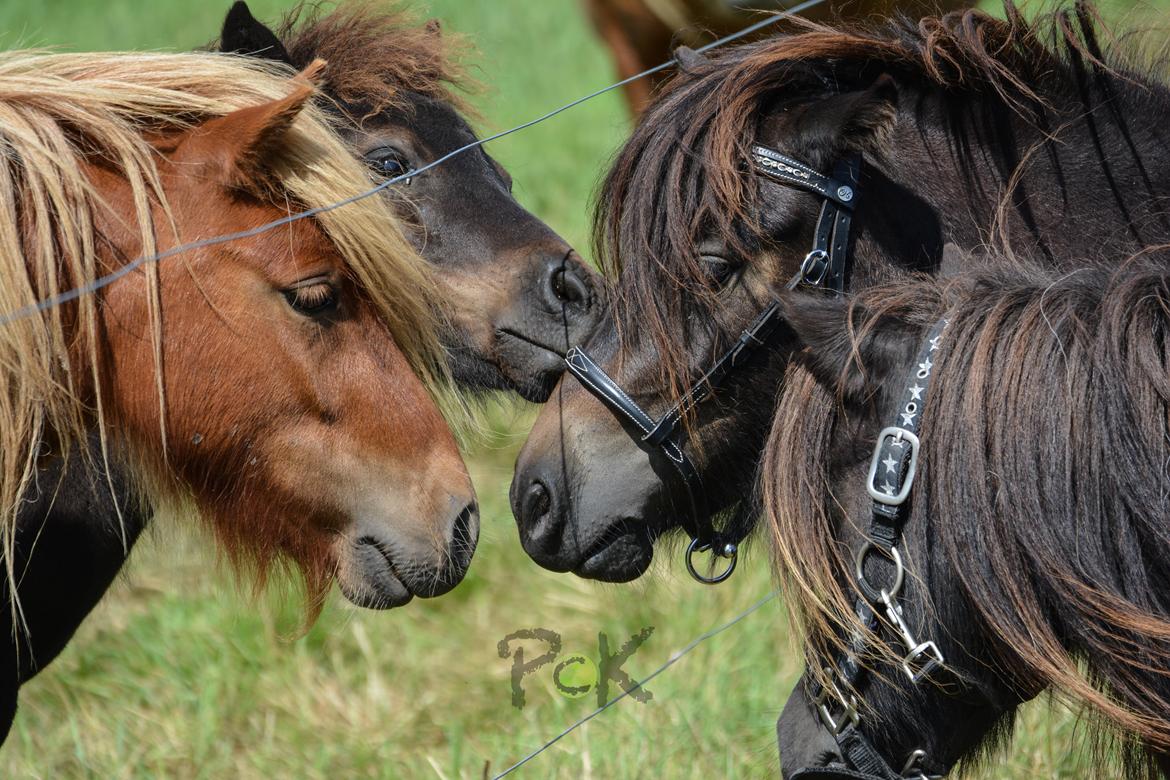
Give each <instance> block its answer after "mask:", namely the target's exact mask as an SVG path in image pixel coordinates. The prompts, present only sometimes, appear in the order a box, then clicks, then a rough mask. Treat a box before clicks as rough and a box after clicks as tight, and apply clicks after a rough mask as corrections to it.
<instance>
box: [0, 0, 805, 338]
mask: <svg viewBox="0 0 1170 780" xmlns="http://www.w3.org/2000/svg"><path fill="white" fill-rule="evenodd" d="M823 2H825V0H805V2H803V3H800V4H798V5H795V6H793V7H792V8H790V9H788V10H786V11H782V12H780V13H778V14H776V15H775V16H769V17H768V18H766V19H761V20H760V21H758V22H756V23H754V24H751V25H749V26H747V27H745V28H743V29H742V30H740V31H738V32H734V33H732V34H731V35H726V36H724V37H722V38H719V39H718V40H715V41H712V42H711V43H708V44H706V45H704V46H700V47H699V48H698V49H695V51H697V52H706V51H710V50H712V49H715V48H718V47H720V46H724V45H726V44H728V43H731V42H732V41H735V40H738V39H740V38H742V37H744V36H745V35H751V34H752V33H754V32H758V31H759V30H762V29H764V28H765V27H768V26H770V25H773V24H776V23H777V22H779V21H780V20H782V19H786V18H788V17H789V16H793V15H795V14H798V13H801V12H802V11H806V10H808V9H809V8H813V7H814V6H818V5H820V4H821V3H823ZM676 62H677V61H676V60H674V59H670V60H667V61H666V62H663V63H662V64H660V65H656V66H654V67H653V68H650V69H649V70H644V71H642V72H641V73H638V74H636V75H633V76H630V77H629V78H625V79H622V80H621V81H618V82H616V83H614V84H610V85H609V86H607V87H603V88H601V89H599V90H596V91H594V92H590V93H589V94H588V95H585V96H583V97H579V98H577V99H576V100H574V101H572V102H569V103H566V104H565V105H563V106H561V107H559V108H555V109H553V110H552V111H549V112H548V113H547V114H543V115H541V116H538V117H537V118H535V119H530V120H529V121H527V122H524V123H523V124H519V125H516V126H515V127H510V128H508V129H507V130H501V131H500V132H498V133H495V134H493V135H489V136H487V137H486V138H479V139H476V140H475V141H472V142H470V143H467V144H464V145H463V146H460V147H459V148H457V149H453V150H452V151H450V152H447V153H446V154H444V155H443V156H442V157H439V158H437V159H435V160H432V161H431V162H429V163H427V164H426V165H424V166H422V167H421V168H416V169H415V170H412V171H407V172H406V173H404V174H402V175H401V176H395V177H394V178H392V179H387V180H386V181H384V182H382V183H381V184H378V185H377V186H376V187H373V188H371V189H369V190H366V191H365V192H362V193H359V194H357V195H353V196H351V197H348V198H346V199H345V200H340V201H338V202H336V203H331V204H328V205H325V206H317V207H315V208H311V209H307V210H305V211H301V212H298V213H296V214H289V215H287V216H284V217H281V218H280V219H276V220H273V221H272V222H268V223H266V224H263V225H260V226H258V227H254V228H251V229H249V230H241V231H239V232H236V233H227V234H224V235H220V236H213V237H211V238H204V239H200V240H198V241H193V242H191V243H189V244H180V245H178V246H174V247H171V248H170V249H168V250H166V251H164V252H158V253H156V254H153V255H147V256H144V257H140V258H138V259H137V260H134V261H133V262H130V263H127V264H126V265H124V266H122V267H121V268H118V269H117V270H115V271H112V272H110V273H108V274H105V275H104V276H99V277H98V278H96V279H94V280H93V281H91V282H89V283H88V284H84V285H81V286H80V287H75V288H73V289H72V290H67V291H65V292H63V293H58V294H57V295H53V296H50V297H49V298H46V299H44V300H42V301H38V302H37V303H35V304H30V305H28V306H22V307H21V308H19V309H16V310H15V311H11V312H8V313H6V314H4V315H2V316H0V326H3V325H7V324H8V323H10V322H15V321H16V320H21V319H24V318H25V317H31V316H33V315H35V314H37V313H38V312H43V311H45V310H47V309H51V308H53V307H54V306H60V305H61V304H63V303H68V302H69V301H73V300H76V299H78V298H80V297H81V296H83V295H89V294H91V293H94V292H97V291H98V290H100V289H101V288H103V287H105V286H107V285H109V284H112V283H113V282H115V281H117V280H118V279H121V278H122V277H123V276H125V275H127V274H129V273H133V272H134V271H135V270H137V269H138V268H141V267H142V266H144V265H147V264H148V263H157V262H160V261H162V260H165V259H167V258H168V257H174V256H175V255H177V254H180V253H182V252H188V251H191V250H195V249H203V248H205V247H209V246H215V245H216V244H226V243H228V242H229V241H238V240H239V239H242V238H251V237H252V236H256V235H259V234H261V233H264V232H267V231H269V230H274V229H275V228H278V227H281V226H283V225H288V224H290V223H292V222H296V221H298V220H302V219H308V218H309V217H315V216H317V215H318V214H324V213H326V212H328V211H333V210H334V209H339V208H341V207H342V206H348V205H349V204H350V203H355V202H357V201H359V200H364V199H365V198H368V197H371V196H373V195H376V194H378V193H379V192H381V191H382V190H384V189H386V188H388V187H390V186H392V185H394V184H398V183H399V182H401V181H405V180H407V179H410V178H412V177H414V176H418V175H420V174H423V173H426V172H427V171H429V170H431V169H432V168H436V167H438V166H440V165H442V164H443V163H445V162H447V161H448V160H450V159H451V158H453V157H458V156H459V155H461V154H465V153H466V152H469V151H471V150H472V149H477V148H479V147H481V146H483V145H484V144H486V143H490V142H492V141H496V140H498V139H500V138H504V137H505V136H509V135H512V133H518V132H520V131H521V130H527V129H528V128H530V127H532V126H533V125H538V124H540V123H541V122H545V121H547V120H549V119H552V118H553V117H554V116H557V115H558V114H561V113H563V112H565V111H568V110H569V109H571V108H575V107H576V106H579V105H581V104H582V103H584V102H586V101H587V100H592V99H593V98H596V97H600V96H601V95H604V94H605V93H607V92H612V91H613V90H615V89H618V88H619V87H624V86H626V85H627V84H631V83H633V82H635V81H637V80H639V79H643V78H646V77H647V76H651V75H653V74H655V73H659V72H661V71H664V70H666V69H667V68H670V67H672V66H674V65H675V64H676Z"/></svg>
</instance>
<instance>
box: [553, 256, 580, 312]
mask: <svg viewBox="0 0 1170 780" xmlns="http://www.w3.org/2000/svg"><path fill="white" fill-rule="evenodd" d="M575 265H576V263H574V262H573V261H572V260H570V259H568V258H566V259H565V260H563V261H561V262H558V263H557V264H556V265H555V266H553V267H552V273H551V274H549V286H550V288H551V289H552V294H553V298H555V299H556V300H557V301H558V302H560V303H564V304H569V305H571V306H579V307H582V308H588V306H589V285H588V284H587V283H586V282H585V280H584V279H583V278H582V277H581V275H580V273H578V272H577V270H576V268H575V267H574V266H575Z"/></svg>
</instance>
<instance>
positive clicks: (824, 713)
mask: <svg viewBox="0 0 1170 780" xmlns="http://www.w3.org/2000/svg"><path fill="white" fill-rule="evenodd" d="M824 671H825V675H826V676H827V677H828V678H829V687H828V688H826V687H825V686H823V685H822V686H821V692H820V693H818V694H817V695H816V698H815V699H814V700H813V706H815V707H816V708H817V714H818V715H819V716H820V719H821V725H823V726H824V727H825V728H826V729H828V731H829V733H830V734H832V735H833V736H834V737H835V736H837V735H838V734H840V733H841V732H842V731H844V730H845V727H846V726H850V725H852V726H855V727H856V726H857V724H858V723H860V722H861V716H860V715H859V714H858V712H857V697H856V696H854V695H853V694H849V696H848V698H846V696H845V694H843V693H842V692H841V689H840V688H839V687H837V681H836V674H835V673H834V672H833V670H832V669H830V668H829V667H827V666H826V667H824ZM830 698H832V699H833V700H834V702H835V703H836V704H838V705H840V707H841V715H840V719H835V718H834V717H833V712H832V710H830V708H829V705H830V701H829V699H830Z"/></svg>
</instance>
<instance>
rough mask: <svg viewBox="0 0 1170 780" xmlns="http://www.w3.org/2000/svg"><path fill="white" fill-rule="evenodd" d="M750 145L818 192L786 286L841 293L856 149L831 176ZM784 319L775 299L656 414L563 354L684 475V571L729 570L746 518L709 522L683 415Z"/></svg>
mask: <svg viewBox="0 0 1170 780" xmlns="http://www.w3.org/2000/svg"><path fill="white" fill-rule="evenodd" d="M751 152H752V158H751V164H752V170H753V171H754V172H755V173H756V174H757V175H759V176H763V177H765V178H767V179H771V180H772V181H776V182H779V183H780V184H784V185H787V186H791V187H797V188H799V189H804V190H808V191H809V192H812V193H814V194H815V195H818V196H820V197H821V198H822V199H823V203H822V205H821V212H820V216H819V218H818V219H817V225H816V229H815V231H814V233H813V245H812V249H811V250H809V252H808V254H807V255H805V258H804V261H803V262H802V263H801V265H800V270H799V271H798V272H797V273H796V275H795V276H794V277H793V278H792V280H791V281H789V282H788V285H787V289H793V288H795V287H796V286H798V285H801V284H803V285H806V286H808V287H815V288H822V289H827V290H831V291H833V292H834V293H837V294H840V293H842V292H843V291H844V290H845V282H846V276H847V271H848V268H847V265H848V256H849V229H850V227H851V225H852V221H853V206H854V203H855V202H856V199H857V182H858V178H859V176H860V172H861V155H859V154H851V155H848V156H846V157H844V158H842V159H841V160H840V161H838V163H837V164H836V166H834V168H833V174H832V176H825V175H824V174H822V173H819V172H818V171H816V170H814V169H813V168H811V167H809V166H807V165H805V164H804V163H802V162H800V161H798V160H794V159H792V158H791V157H788V156H786V155H783V154H781V153H780V152H777V151H775V150H774V149H769V148H767V147H764V146H759V145H756V146H753V147H752V150H751ZM782 320H783V318H782V317H781V314H780V302H779V301H777V300H775V299H773V300H772V301H771V303H769V304H768V306H767V307H765V308H764V310H763V311H761V312H760V314H759V315H758V316H757V317H756V319H755V322H753V323H752V324H751V325H750V326H749V327H748V328H747V330H745V331H744V332H743V333H742V334H741V335H740V337H739V340H738V341H736V343H735V344H734V345H733V346H732V347H731V349H729V350H727V351H726V352H725V353H723V355H722V356H721V357H720V358H719V359H718V360H716V361H715V364H714V365H713V366H711V368H710V369H708V370H707V372H706V373H705V374H703V376H702V377H701V378H700V379H699V380H698V381H697V382H695V383H694V384H692V385H691V386H690V388H689V389H688V390H687V391H686V392H685V393H683V395H682V397H681V398H680V399H679V401H678V402H677V403H676V404H675V405H674V406H672V407H671V408H670V409H668V410H667V411H666V413H665V414H663V415H662V416H661V417H659V418H658V419H657V420H655V419H654V418H652V417H651V416H650V415H649V414H647V413H646V412H645V411H644V410H643V409H642V408H641V407H640V406H638V404H637V403H635V402H634V400H633V398H631V397H630V395H629V394H628V393H626V392H625V391H624V390H623V389H622V387H621V386H620V385H619V384H618V383H617V382H615V381H614V380H613V378H611V377H610V376H609V375H608V374H606V373H605V371H604V370H603V369H602V368H601V366H599V365H597V363H595V362H594V361H593V360H592V359H591V358H590V357H589V355H588V354H586V353H585V351H584V350H583V349H581V348H580V347H573V348H572V349H570V350H569V351H568V353H567V354H566V355H565V364H566V366H567V367H568V371H569V373H570V374H572V375H573V376H575V377H576V378H577V380H578V381H579V382H581V384H582V385H583V386H584V387H585V389H586V390H588V391H589V392H590V393H592V394H593V395H594V396H596V397H597V398H598V399H599V400H600V401H601V402H602V403H603V404H605V406H606V407H607V408H608V409H609V410H610V411H611V412H613V413H614V415H615V416H617V417H618V418H619V419H620V420H622V421H628V422H630V423H632V424H633V429H632V430H631V429H629V428H627V430H631V436H632V437H633V438H634V440H635V441H636V442H637V443H638V444H639V446H641V447H643V448H649V449H651V450H655V451H657V452H658V453H660V454H661V455H662V456H663V457H664V458H666V460H667V461H669V462H670V463H671V465H673V466H674V468H675V470H676V471H677V472H678V474H679V476H680V477H681V478H682V482H683V485H684V487H686V490H687V494H688V496H689V498H690V502H691V509H692V512H693V514H694V517H695V518H696V523H695V525H696V527H695V528H694V532H693V538H692V539H691V544H690V546H689V547H688V548H687V556H686V563H687V571H689V572H690V573H691V576H692V577H694V578H695V579H696V580H698V581H699V582H703V583H706V584H715V583H718V582H723V581H724V580H726V579H727V578H728V577H730V576H731V574H732V572H734V571H735V565H736V562H737V560H738V556H739V543H740V542H741V541H743V538H744V537H745V536H746V535H747V533H748V531H749V530H750V525H749V522H750V519H751V518H750V517H747V518H744V519H742V520H740V521H739V522H732V523H731V524H729V526H728V527H726V528H724V529H722V530H721V531H716V530H715V528H714V527H713V526H712V524H711V521H710V519H709V513H708V512H704V511H702V510H703V508H704V507H702V506H700V505H699V502H700V501H702V500H703V496H704V491H703V485H702V479H701V478H700V477H699V473H698V471H697V470H696V469H695V466H694V464H693V463H692V462H691V460H690V458H688V457H687V454H686V452H685V451H684V446H685V444H686V432H685V430H684V429H683V426H682V420H683V418H684V417H685V416H686V415H687V414H688V413H689V412H690V411H691V410H692V409H694V408H695V407H696V406H698V405H699V404H701V403H703V402H704V401H706V400H707V399H709V398H710V397H711V396H712V395H713V394H714V392H715V390H716V389H717V388H718V387H719V386H720V385H721V384H722V383H723V382H724V381H725V380H726V379H727V377H728V376H730V375H731V374H732V373H733V372H735V371H737V370H739V369H742V368H744V367H745V366H747V365H748V363H749V361H750V360H751V358H752V356H753V355H755V354H756V353H757V352H759V351H760V350H761V349H762V348H764V347H766V346H768V345H769V344H770V343H771V342H772V339H773V337H774V336H775V335H776V334H777V333H778V332H779V330H780V328H779V326H780V323H781V322H782ZM637 432H640V434H639V433H637ZM702 552H711V553H712V554H713V555H715V556H717V557H720V558H724V559H726V560H727V565H726V567H725V568H724V569H723V571H721V572H719V573H718V574H715V575H713V576H712V575H704V574H701V573H700V572H699V571H698V569H697V568H696V567H695V564H694V556H695V554H696V553H702Z"/></svg>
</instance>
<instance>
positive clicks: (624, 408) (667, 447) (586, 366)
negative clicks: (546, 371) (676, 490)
mask: <svg viewBox="0 0 1170 780" xmlns="http://www.w3.org/2000/svg"><path fill="white" fill-rule="evenodd" d="M565 366H566V367H567V368H568V371H569V373H571V374H572V375H573V376H575V377H576V378H577V381H579V382H580V383H581V384H582V385H584V386H585V387H586V388H587V389H588V390H589V391H590V392H591V393H592V394H593V395H594V396H596V397H597V398H598V399H599V400H600V401H601V402H602V403H604V404H605V405H606V406H607V407H608V408H609V410H610V411H612V412H614V413H615V414H617V415H618V416H619V418H624V419H627V420H629V421H630V422H632V423H633V424H634V425H635V426H636V427H637V428H638V429H639V430H640V431H642V439H641V440H642V441H646V439H647V437H648V436H649V435H650V433H651V432H652V430H653V429H654V428H655V422H654V419H653V418H652V417H650V415H648V414H646V412H645V411H643V410H642V407H640V406H638V404H637V403H635V402H634V399H632V398H630V396H629V395H628V394H627V393H626V391H624V390H622V388H621V385H619V384H618V383H617V382H615V381H613V378H612V377H610V375H609V374H607V373H605V370H604V369H603V368H602V367H601V366H599V365H597V363H595V362H593V359H592V358H591V357H589V355H587V354H586V353H585V352H584V350H582V349H581V348H580V347H572V348H570V349H569V351H568V353H566V354H565ZM653 446H654V447H656V448H657V449H659V450H660V451H661V452H662V453H663V454H664V455H665V456H666V458H667V460H669V461H670V462H671V464H672V465H673V466H674V467H675V470H677V471H678V473H679V476H681V477H682V479H683V482H685V483H686V484H687V485H688V486H693V485H695V484H697V482H698V472H697V471H696V470H695V466H694V464H693V463H691V459H690V458H688V457H687V456H686V454H685V453H684V452H683V451H682V448H681V447H680V446H679V445H678V443H677V442H675V441H673V440H662V441H658V442H655V443H654V445H653Z"/></svg>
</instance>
